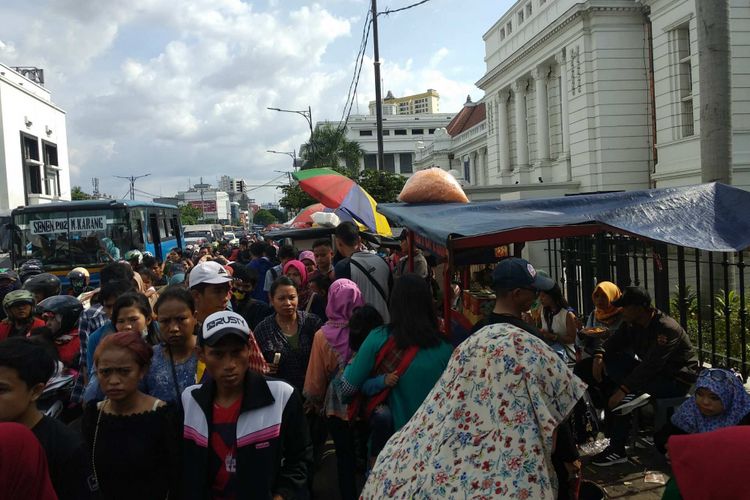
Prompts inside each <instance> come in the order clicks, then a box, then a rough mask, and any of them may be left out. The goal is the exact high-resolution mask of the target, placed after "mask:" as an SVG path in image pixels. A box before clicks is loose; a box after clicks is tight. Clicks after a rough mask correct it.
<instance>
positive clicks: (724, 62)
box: [693, 0, 732, 184]
mask: <svg viewBox="0 0 750 500" xmlns="http://www.w3.org/2000/svg"><path fill="white" fill-rule="evenodd" d="M695 22H696V24H697V25H698V29H697V30H696V31H697V33H698V81H699V82H700V101H701V107H700V115H699V116H700V124H701V133H700V146H701V182H723V183H724V184H731V182H732V112H731V109H732V108H731V106H732V105H731V102H732V100H731V99H732V86H731V64H732V61H731V51H730V44H729V1H728V0H714V1H713V2H696V4H695ZM693 61H695V59H693Z"/></svg>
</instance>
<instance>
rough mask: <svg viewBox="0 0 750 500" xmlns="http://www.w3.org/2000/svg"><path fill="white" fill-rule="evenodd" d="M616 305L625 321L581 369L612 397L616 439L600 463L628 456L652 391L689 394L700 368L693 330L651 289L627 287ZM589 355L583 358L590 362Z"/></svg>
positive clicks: (610, 409)
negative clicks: (637, 417) (659, 304)
mask: <svg viewBox="0 0 750 500" xmlns="http://www.w3.org/2000/svg"><path fill="white" fill-rule="evenodd" d="M612 305H614V306H615V307H621V308H622V316H623V319H624V321H623V324H622V326H620V328H619V329H618V330H617V331H616V332H615V333H614V334H613V335H612V336H611V337H610V338H609V339H607V340H606V341H605V342H604V345H603V346H602V347H601V349H599V350H598V351H597V352H596V353H595V354H594V357H593V358H592V359H591V361H590V362H588V363H591V369H590V371H589V370H588V369H587V368H588V366H579V367H577V369H576V372H577V373H580V376H581V378H582V379H583V380H584V381H586V382H588V383H589V385H590V386H595V387H596V388H597V389H598V390H599V391H601V394H602V395H603V396H604V397H605V398H608V401H607V416H608V418H609V419H611V427H610V429H611V431H610V445H609V447H608V448H607V449H605V450H604V451H603V452H601V453H599V454H598V455H596V456H595V457H594V459H593V460H592V463H593V464H594V465H600V466H608V465H613V464H617V463H623V462H626V461H627V456H626V455H625V442H626V440H627V435H628V431H629V429H630V413H631V412H632V411H633V410H634V409H636V408H638V407H640V406H644V405H645V404H647V403H648V400H649V398H650V397H655V398H672V397H678V396H683V395H685V394H687V392H688V390H689V389H690V386H691V385H692V384H693V383H694V382H695V380H696V377H697V374H698V356H697V355H696V352H695V350H694V349H693V346H692V344H691V343H690V338H689V337H688V335H687V333H685V330H683V329H682V327H681V326H680V325H679V323H677V321H675V320H674V319H672V318H670V317H669V316H667V315H666V314H665V313H663V312H662V311H660V310H658V309H656V308H655V307H653V306H652V305H651V295H649V293H648V291H646V290H645V289H643V288H641V287H635V286H632V287H627V288H625V290H624V292H623V294H622V297H620V298H619V299H617V300H616V301H614V302H612ZM587 361H588V360H584V362H583V363H585V364H586V365H588V363H587Z"/></svg>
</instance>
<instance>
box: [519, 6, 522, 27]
mask: <svg viewBox="0 0 750 500" xmlns="http://www.w3.org/2000/svg"><path fill="white" fill-rule="evenodd" d="M521 23H523V9H521V10H519V11H518V24H519V25H521Z"/></svg>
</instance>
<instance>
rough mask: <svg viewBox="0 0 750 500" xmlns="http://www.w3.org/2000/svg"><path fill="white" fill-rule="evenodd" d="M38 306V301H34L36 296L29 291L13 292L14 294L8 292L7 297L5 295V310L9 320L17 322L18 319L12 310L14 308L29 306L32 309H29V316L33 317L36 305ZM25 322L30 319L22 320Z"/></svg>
mask: <svg viewBox="0 0 750 500" xmlns="http://www.w3.org/2000/svg"><path fill="white" fill-rule="evenodd" d="M35 304H36V300H35V299H34V294H32V293H31V292H29V291H28V290H13V291H12V292H8V293H7V295H5V298H3V309H4V310H5V314H6V315H7V316H8V319H10V320H11V321H12V320H15V319H18V318H15V317H14V315H13V313H12V312H11V310H12V309H13V307H14V306H18V305H29V306H31V308H30V309H29V316H31V312H32V311H33V310H34V305H35ZM21 319H23V320H26V319H28V318H21Z"/></svg>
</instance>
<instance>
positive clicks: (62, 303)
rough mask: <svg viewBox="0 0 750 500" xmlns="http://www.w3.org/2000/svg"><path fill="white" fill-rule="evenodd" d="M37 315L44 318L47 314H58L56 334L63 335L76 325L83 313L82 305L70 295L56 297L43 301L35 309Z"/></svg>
mask: <svg viewBox="0 0 750 500" xmlns="http://www.w3.org/2000/svg"><path fill="white" fill-rule="evenodd" d="M36 310H37V313H38V314H40V315H41V316H42V317H44V316H45V315H47V314H55V315H57V314H59V315H60V316H61V317H62V319H61V320H60V331H59V332H55V333H56V334H65V333H68V332H69V331H71V330H72V329H73V328H75V327H76V325H77V324H78V318H79V317H80V316H81V312H83V304H81V302H80V301H79V300H78V299H76V298H75V297H71V296H70V295H56V296H54V297H49V298H46V299H44V300H43V301H41V302H40V303H39V305H38V306H37V308H36Z"/></svg>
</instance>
